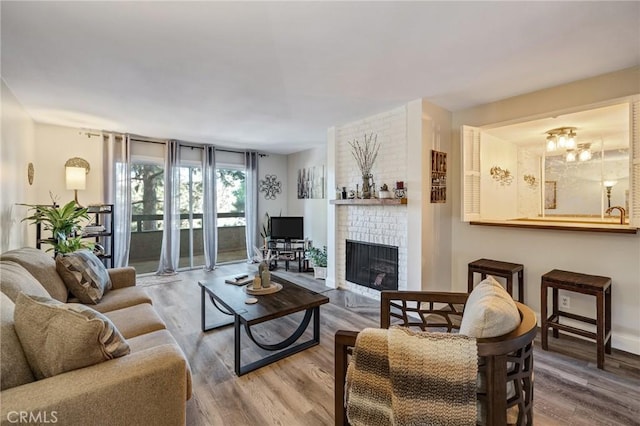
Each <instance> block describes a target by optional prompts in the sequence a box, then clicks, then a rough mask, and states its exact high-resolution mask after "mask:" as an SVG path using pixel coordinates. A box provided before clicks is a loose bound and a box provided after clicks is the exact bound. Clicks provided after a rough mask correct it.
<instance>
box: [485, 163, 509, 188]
mask: <svg viewBox="0 0 640 426" xmlns="http://www.w3.org/2000/svg"><path fill="white" fill-rule="evenodd" d="M489 173H491V177H492V178H493V180H495V181H498V182H500V185H503V186H504V185H511V182H512V181H513V175H512V174H511V172H510V171H509V170H507V169H503V168H501V167H498V166H493V167H492V168H491V170H490V171H489Z"/></svg>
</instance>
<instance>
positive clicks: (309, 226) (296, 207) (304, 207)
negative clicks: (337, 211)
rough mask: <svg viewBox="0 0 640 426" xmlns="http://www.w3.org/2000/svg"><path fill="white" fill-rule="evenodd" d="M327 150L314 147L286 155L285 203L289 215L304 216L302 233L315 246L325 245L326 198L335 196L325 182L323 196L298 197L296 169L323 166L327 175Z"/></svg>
mask: <svg viewBox="0 0 640 426" xmlns="http://www.w3.org/2000/svg"><path fill="white" fill-rule="evenodd" d="M326 165H327V150H326V148H315V149H309V150H306V151H301V152H297V153H295V154H291V155H289V156H288V157H287V169H288V179H287V180H288V186H289V188H290V190H289V191H287V193H286V195H287V204H288V206H289V209H288V215H289V216H303V217H304V235H305V237H306V238H307V239H310V240H312V241H313V245H314V246H315V247H322V246H326V245H327V199H328V198H333V197H334V196H335V191H334V190H332V188H327V187H326V184H325V198H307V199H298V192H297V184H298V170H299V169H302V168H307V167H313V166H315V167H324V170H325V182H326V176H327V166H326Z"/></svg>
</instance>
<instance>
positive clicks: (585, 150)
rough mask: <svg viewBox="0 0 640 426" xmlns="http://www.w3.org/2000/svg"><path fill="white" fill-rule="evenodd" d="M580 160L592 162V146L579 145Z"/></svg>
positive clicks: (587, 144) (586, 144)
mask: <svg viewBox="0 0 640 426" xmlns="http://www.w3.org/2000/svg"><path fill="white" fill-rule="evenodd" d="M578 160H580V161H589V160H591V144H590V143H581V144H580V145H578Z"/></svg>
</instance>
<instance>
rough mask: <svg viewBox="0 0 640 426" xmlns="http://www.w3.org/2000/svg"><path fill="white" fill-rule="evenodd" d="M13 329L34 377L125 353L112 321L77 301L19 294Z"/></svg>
mask: <svg viewBox="0 0 640 426" xmlns="http://www.w3.org/2000/svg"><path fill="white" fill-rule="evenodd" d="M14 318H15V329H16V333H17V335H18V337H19V338H20V342H21V343H22V348H23V349H24V352H25V355H26V357H27V360H28V361H29V365H30V367H31V371H33V373H34V376H35V377H36V379H43V378H45V377H51V376H55V375H57V374H60V373H64V372H65V371H70V370H75V369H78V368H82V367H87V366H89V365H93V364H97V363H100V362H102V361H107V360H109V359H113V358H117V357H120V356H123V355H126V354H128V353H129V351H130V349H129V345H128V344H127V342H126V341H125V339H124V338H123V337H122V335H121V334H120V332H119V331H118V329H116V328H115V326H114V325H113V323H111V321H110V320H109V319H108V318H107V317H105V316H104V315H102V314H101V313H99V312H96V311H95V310H93V309H91V308H89V307H87V306H84V305H80V304H77V303H61V302H59V301H57V300H54V299H50V298H43V297H37V296H27V295H25V294H22V293H21V294H20V295H19V296H18V298H17V300H16V306H15V314H14Z"/></svg>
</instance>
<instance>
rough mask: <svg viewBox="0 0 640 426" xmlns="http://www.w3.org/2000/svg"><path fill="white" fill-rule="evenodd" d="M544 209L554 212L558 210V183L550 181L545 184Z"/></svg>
mask: <svg viewBox="0 0 640 426" xmlns="http://www.w3.org/2000/svg"><path fill="white" fill-rule="evenodd" d="M544 208H545V210H553V209H555V208H556V181H555V180H548V181H545V183H544Z"/></svg>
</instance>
